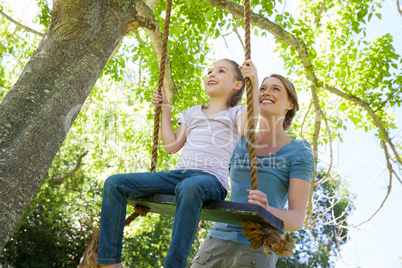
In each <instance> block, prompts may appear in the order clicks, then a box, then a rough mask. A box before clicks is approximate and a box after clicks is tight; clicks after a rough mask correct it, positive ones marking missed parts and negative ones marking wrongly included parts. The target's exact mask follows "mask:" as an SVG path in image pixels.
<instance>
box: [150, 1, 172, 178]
mask: <svg viewBox="0 0 402 268" xmlns="http://www.w3.org/2000/svg"><path fill="white" fill-rule="evenodd" d="M171 10H172V0H168V1H167V6H166V18H165V28H164V30H163V41H162V57H161V61H160V64H159V82H158V94H159V95H160V94H161V92H162V87H163V79H164V77H165V66H166V58H167V43H168V38H169V24H170V14H171ZM160 116H161V106H160V105H157V106H156V107H155V118H154V140H153V144H152V162H151V172H155V171H156V162H157V159H158V144H159V122H160Z"/></svg>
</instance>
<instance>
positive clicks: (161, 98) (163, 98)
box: [152, 87, 168, 106]
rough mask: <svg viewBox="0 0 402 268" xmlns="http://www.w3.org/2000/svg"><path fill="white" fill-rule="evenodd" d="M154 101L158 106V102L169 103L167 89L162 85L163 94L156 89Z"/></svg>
mask: <svg viewBox="0 0 402 268" xmlns="http://www.w3.org/2000/svg"><path fill="white" fill-rule="evenodd" d="M152 103H153V104H154V105H155V106H157V105H158V104H162V105H164V104H168V100H167V98H166V95H165V89H164V88H163V87H162V94H161V95H160V94H158V90H157V89H155V91H154V94H153V95H152Z"/></svg>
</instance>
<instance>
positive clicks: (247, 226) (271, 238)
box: [242, 0, 295, 257]
mask: <svg viewBox="0 0 402 268" xmlns="http://www.w3.org/2000/svg"><path fill="white" fill-rule="evenodd" d="M250 13H251V12H250V0H244V35H245V37H244V43H245V48H244V53H245V59H246V60H248V59H250V58H251V42H250V32H251V25H250ZM246 94H247V120H248V133H247V134H248V145H249V152H250V174H251V189H253V190H258V178H257V161H256V153H255V130H254V109H253V87H252V84H251V80H250V78H248V77H247V78H246ZM242 227H243V234H244V235H245V236H247V240H248V241H249V242H250V243H251V248H253V249H258V248H259V247H261V246H263V247H264V252H265V254H266V255H267V256H269V257H271V254H270V253H269V252H268V250H269V249H271V250H272V251H273V252H275V254H276V255H278V256H292V255H293V254H292V253H291V251H292V249H293V248H294V244H295V241H291V238H290V235H289V233H286V235H285V238H282V236H281V235H280V234H279V232H278V231H277V230H275V229H272V228H269V229H268V234H266V232H265V230H264V229H263V228H262V226H261V224H259V223H257V222H252V221H248V220H244V221H243V222H242Z"/></svg>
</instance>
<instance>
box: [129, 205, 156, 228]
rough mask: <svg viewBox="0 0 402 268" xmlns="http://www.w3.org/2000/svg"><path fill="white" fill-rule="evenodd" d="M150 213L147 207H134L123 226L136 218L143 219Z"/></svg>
mask: <svg viewBox="0 0 402 268" xmlns="http://www.w3.org/2000/svg"><path fill="white" fill-rule="evenodd" d="M149 211H151V209H150V208H148V207H143V206H138V205H136V206H135V207H134V213H133V214H131V215H130V216H129V217H127V219H126V221H125V222H124V226H127V225H129V224H130V223H131V222H132V221H133V220H135V219H136V218H137V217H138V216H142V217H145V216H146V215H147V214H148V212H149Z"/></svg>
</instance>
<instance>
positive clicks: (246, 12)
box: [244, 0, 258, 190]
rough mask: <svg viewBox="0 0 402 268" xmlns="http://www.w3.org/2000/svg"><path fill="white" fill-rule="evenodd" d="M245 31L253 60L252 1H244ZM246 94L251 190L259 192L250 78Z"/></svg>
mask: <svg viewBox="0 0 402 268" xmlns="http://www.w3.org/2000/svg"><path fill="white" fill-rule="evenodd" d="M244 30H245V33H244V35H245V38H244V43H245V48H244V53H245V59H246V60H249V59H251V48H250V47H251V42H250V32H251V31H250V0H244ZM246 94H247V120H248V128H247V129H248V133H247V134H248V144H249V150H250V172H251V188H252V189H253V190H258V178H257V161H256V154H255V131H254V108H253V86H252V84H251V80H250V78H248V77H247V78H246Z"/></svg>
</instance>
